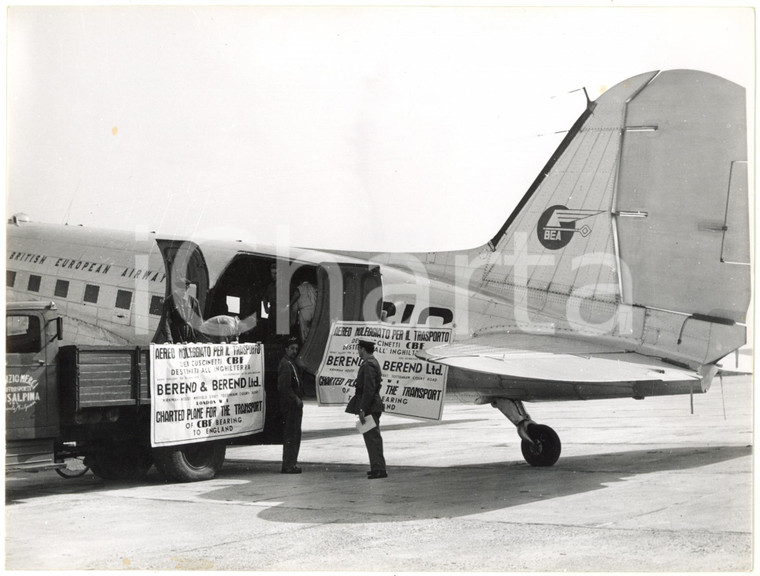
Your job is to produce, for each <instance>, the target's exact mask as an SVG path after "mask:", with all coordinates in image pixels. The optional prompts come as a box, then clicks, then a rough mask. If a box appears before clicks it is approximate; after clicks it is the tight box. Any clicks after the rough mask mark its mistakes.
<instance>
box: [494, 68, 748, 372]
mask: <svg viewBox="0 0 760 576" xmlns="http://www.w3.org/2000/svg"><path fill="white" fill-rule="evenodd" d="M746 130H747V122H746V104H745V91H744V88H742V87H741V86H738V85H736V84H734V83H732V82H730V81H728V80H725V79H723V78H720V77H718V76H715V75H712V74H708V73H705V72H699V71H694V70H671V71H665V72H649V73H645V74H641V75H638V76H635V77H633V78H630V79H628V80H626V81H624V82H621V83H620V84H618V85H616V86H614V87H613V88H611V89H610V90H608V91H607V92H605V93H604V94H603V95H602V96H601V97H599V98H598V99H597V100H596V101H594V102H589V104H588V107H587V109H586V110H585V111H584V113H583V114H582V115H581V117H580V118H579V119H578V121H577V122H576V123H575V125H574V126H573V128H572V129H571V130H570V132H569V133H568V135H567V137H566V138H565V139H564V140H563V142H562V143H561V145H560V147H559V148H558V149H557V151H556V153H555V154H554V155H553V156H552V158H551V159H550V161H549V163H548V164H547V165H546V167H545V169H544V170H542V172H541V174H540V175H539V177H538V178H537V179H536V181H535V182H534V184H533V186H531V188H530V190H529V191H528V193H527V194H526V195H525V197H524V198H523V200H522V201H521V202H520V204H519V205H518V208H517V209H516V210H515V212H514V213H513V215H512V216H511V217H510V218H509V220H508V221H507V222H506V223H505V224H504V226H503V227H502V228H501V230H499V232H498V233H497V234H496V235H495V236H494V238H493V239H492V240H491V242H490V244H489V248H490V249H491V251H492V256H490V257H489V260H490V261H489V263H488V264H487V265H486V267H485V272H484V276H483V283H484V288H487V289H490V290H491V291H496V292H499V291H507V290H514V287H522V288H524V289H525V290H524V294H525V296H524V298H525V299H526V302H527V309H529V310H532V311H534V313H535V311H539V312H541V311H544V312H545V313H546V314H545V315H544V316H552V315H555V316H558V317H559V316H561V314H557V313H555V312H556V309H557V308H558V306H556V303H557V302H560V303H561V306H564V307H565V310H564V311H566V310H568V309H570V308H573V309H574V310H577V313H578V316H579V318H580V323H583V322H584V321H585V322H586V324H587V325H588V326H600V325H605V326H606V321H604V318H609V317H611V316H614V315H619V314H620V313H621V310H622V309H623V308H626V309H627V310H628V313H629V316H632V317H629V319H628V321H627V322H622V323H621V322H617V324H624V325H625V326H618V327H617V328H616V335H617V336H624V335H625V334H633V335H634V336H633V337H632V338H634V339H635V340H636V341H638V342H639V348H640V349H641V350H642V351H644V352H653V351H654V352H656V351H660V352H662V351H663V350H667V354H665V356H668V357H672V358H678V359H685V360H688V361H696V362H699V363H702V362H712V361H714V360H715V359H716V358H719V357H721V356H723V355H725V354H726V353H728V352H730V351H731V350H733V349H734V348H735V347H737V346H738V345H741V344H742V343H743V341H744V338H745V335H744V327H743V326H741V327H738V326H736V327H735V326H734V325H735V324H737V323H743V322H744V321H745V316H746V313H747V309H748V306H749V302H750V296H751V285H750V284H751V272H750V250H749V194H748V169H747V134H746ZM505 256H508V258H506V259H505ZM507 260H508V261H507ZM573 300H577V303H576V304H573V305H572V306H571V305H570V304H571V303H572V301H573ZM553 302H554V303H555V305H554V308H553V304H552V303H553ZM552 310H554V311H552ZM665 333H667V334H669V335H670V337H669V338H663V337H662V334H665ZM727 334H730V336H727Z"/></svg>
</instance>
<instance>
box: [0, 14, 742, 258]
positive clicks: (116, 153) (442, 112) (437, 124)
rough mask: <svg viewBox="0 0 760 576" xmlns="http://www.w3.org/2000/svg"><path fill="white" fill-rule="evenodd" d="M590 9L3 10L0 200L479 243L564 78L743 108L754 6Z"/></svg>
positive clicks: (364, 244) (31, 211) (527, 172)
mask: <svg viewBox="0 0 760 576" xmlns="http://www.w3.org/2000/svg"><path fill="white" fill-rule="evenodd" d="M601 6H603V5H602V4H599V5H598V7H586V8H560V7H541V6H536V7H531V8H526V7H514V6H498V7H497V6H491V7H478V8H475V7H472V8H468V7H447V6H444V5H439V6H436V7H396V8H393V7H372V6H367V5H364V6H348V5H343V6H332V7H316V6H314V7H309V6H299V7H296V6H284V5H279V6H243V5H229V6H225V7H207V6H202V5H192V3H187V4H186V5H185V6H168V5H165V6H159V5H153V6H139V5H133V6H125V7H104V6H97V5H83V6H76V7H71V6H69V7H63V6H57V5H55V4H50V5H46V6H44V5H43V6H35V7H24V6H13V5H11V6H9V9H8V11H7V47H6V50H7V70H6V72H7V78H6V82H7V95H6V98H7V100H6V107H7V125H6V136H7V144H6V146H7V148H6V153H7V160H8V161H7V166H6V211H7V213H8V214H14V213H16V212H24V213H26V214H28V215H29V216H30V217H31V218H32V219H33V220H37V221H43V222H53V223H68V224H70V225H77V224H82V225H85V226H92V227H108V228H121V229H127V230H133V229H134V230H140V231H144V230H146V229H147V230H155V231H157V232H158V233H164V234H178V235H181V236H187V237H195V238H209V237H211V238H223V239H241V240H244V241H248V242H259V243H263V244H274V243H284V244H289V245H294V246H307V247H316V248H333V249H345V250H376V251H393V250H402V251H426V250H444V249H455V248H470V247H474V246H478V245H480V244H482V243H484V242H486V241H487V240H489V239H490V238H491V237H492V236H493V234H494V233H495V232H496V231H497V230H498V229H499V228H500V226H501V225H502V224H503V222H504V221H505V220H506V219H507V217H508V216H509V214H510V213H511V211H512V209H513V208H514V206H515V204H516V203H517V202H518V201H519V199H520V198H521V197H522V196H523V194H524V193H525V191H526V190H527V189H528V187H529V186H530V184H531V182H532V181H533V180H534V178H535V177H536V176H537V174H538V173H539V170H540V169H541V168H542V166H543V165H544V164H545V163H546V161H547V160H548V158H549V156H550V155H551V153H552V152H553V151H554V149H555V148H556V146H557V145H558V144H559V141H560V140H561V138H562V136H563V133H562V131H564V130H567V129H568V128H569V127H570V126H571V125H572V123H573V122H574V121H575V119H576V118H577V117H578V116H579V115H580V114H581V112H582V111H583V108H584V105H585V98H584V96H583V93H582V91H580V89H581V88H584V87H585V88H586V90H587V92H588V94H589V97H590V98H592V99H595V98H597V97H598V96H599V95H600V94H602V93H603V92H604V91H605V90H606V89H607V88H610V87H612V86H614V85H615V84H617V83H618V82H621V81H623V80H625V79H626V78H629V77H631V76H634V75H637V74H639V73H642V72H647V71H651V70H667V69H672V68H694V69H700V70H704V71H707V72H711V73H714V74H718V75H720V76H723V77H725V78H728V79H729V80H732V81H734V82H736V83H739V84H741V85H743V86H744V87H746V88H747V89H748V102H750V103H753V102H754V85H755V53H756V52H755V44H754V34H755V29H754V27H755V14H754V12H753V9H752V7H751V5H750V4H747V5H746V6H744V7H741V6H739V7H733V8H723V7H720V8H719V7H707V6H699V5H691V6H686V5H682V6H679V7H674V8H661V7H644V6H637V7H634V6H633V5H631V4H629V5H621V4H616V5H615V7H610V4H609V3H605V4H604V6H605V7H601ZM685 97H687V96H685ZM749 108H750V113H751V112H752V106H750V107H749ZM753 125H754V119H753Z"/></svg>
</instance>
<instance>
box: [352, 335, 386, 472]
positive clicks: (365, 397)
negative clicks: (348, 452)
mask: <svg viewBox="0 0 760 576" xmlns="http://www.w3.org/2000/svg"><path fill="white" fill-rule="evenodd" d="M357 349H358V351H359V357H360V358H361V359H362V360H363V361H364V362H362V364H361V366H359V373H358V374H357V376H356V396H357V398H358V399H359V400H358V406H357V408H358V411H357V412H358V414H359V421H360V422H361V423H362V424H364V423H365V422H366V419H367V418H372V419H373V420H374V421H375V426H374V427H373V428H372V429H371V430H367V431H366V432H365V433H364V434H363V436H364V444H365V446H366V447H367V454H368V455H369V468H370V470H369V472H367V478H369V479H370V480H374V479H376V478H387V477H388V472H387V471H386V470H385V457H384V456H383V437H382V436H381V435H380V415H381V414H382V413H383V410H384V409H385V407H384V405H383V399H382V398H381V397H380V385H381V383H382V373H381V372H380V364H379V363H378V362H377V359H376V358H375V356H374V352H375V344H374V342H370V341H367V340H359V345H358V346H357Z"/></svg>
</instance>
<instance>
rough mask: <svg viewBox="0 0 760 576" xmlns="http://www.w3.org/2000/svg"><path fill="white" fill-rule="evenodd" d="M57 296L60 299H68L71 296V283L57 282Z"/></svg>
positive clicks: (66, 281) (65, 281)
mask: <svg viewBox="0 0 760 576" xmlns="http://www.w3.org/2000/svg"><path fill="white" fill-rule="evenodd" d="M55 295H56V296H58V297H59V298H66V296H68V295H69V281H68V280H56V282H55Z"/></svg>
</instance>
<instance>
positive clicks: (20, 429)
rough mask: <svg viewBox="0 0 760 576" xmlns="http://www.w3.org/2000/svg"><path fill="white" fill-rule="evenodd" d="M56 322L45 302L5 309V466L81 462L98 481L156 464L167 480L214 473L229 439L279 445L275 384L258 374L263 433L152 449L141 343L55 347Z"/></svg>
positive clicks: (145, 351)
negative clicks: (262, 383)
mask: <svg viewBox="0 0 760 576" xmlns="http://www.w3.org/2000/svg"><path fill="white" fill-rule="evenodd" d="M64 329H65V327H64V325H63V321H62V318H61V317H60V316H59V315H58V310H57V307H56V305H55V303H54V302H36V301H35V302H10V303H8V304H7V306H6V376H5V379H6V411H5V416H6V420H5V422H6V427H5V430H6V431H5V439H6V456H5V467H6V472H10V471H19V470H26V471H39V470H49V469H54V470H57V471H58V472H59V473H60V474H61V475H62V476H64V477H68V476H75V475H79V474H81V473H82V470H84V471H85V472H86V471H87V469H88V468H89V469H91V470H92V472H93V473H94V474H95V475H96V476H98V477H100V478H102V479H105V480H139V479H141V478H143V477H144V476H145V475H146V474H147V473H148V471H149V470H150V468H151V467H152V466H155V467H156V469H157V470H158V472H159V473H160V474H162V475H163V476H164V477H165V478H166V479H167V480H169V481H173V482H193V481H198V480H208V479H211V478H213V477H215V476H216V475H217V473H218V472H219V470H220V469H221V467H222V464H223V462H224V458H225V453H226V448H227V445H228V444H229V443H235V444H246V445H250V444H281V443H282V423H281V415H280V413H279V406H278V402H277V394H276V382H275V383H273V384H272V386H270V383H271V381H272V379H271V378H267V379H265V398H266V420H265V424H264V429H263V431H261V432H257V433H253V434H251V435H248V436H242V437H238V438H234V439H228V440H205V441H198V442H192V443H187V444H182V445H178V446H160V447H152V446H151V436H150V425H151V387H150V369H151V361H150V349H149V348H144V347H115V346H80V345H62V342H61V340H62V338H63V331H64ZM270 388H273V389H270ZM77 463H78V464H77Z"/></svg>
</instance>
